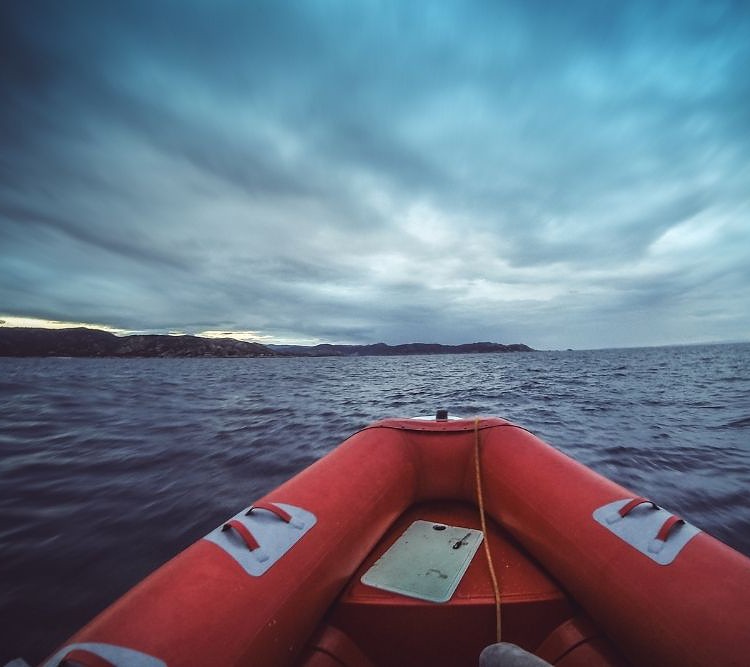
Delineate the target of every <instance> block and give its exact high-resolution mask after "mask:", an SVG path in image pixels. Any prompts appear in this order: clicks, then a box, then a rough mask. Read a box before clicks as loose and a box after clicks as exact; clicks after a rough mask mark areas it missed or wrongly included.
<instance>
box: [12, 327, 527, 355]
mask: <svg viewBox="0 0 750 667" xmlns="http://www.w3.org/2000/svg"><path fill="white" fill-rule="evenodd" d="M488 352H533V350H532V348H530V347H529V346H527V345H523V344H521V343H515V344H512V345H502V344H500V343H467V344H464V345H440V344H438V343H408V344H405V345H386V344H385V343H376V344H374V345H328V344H323V345H314V346H305V345H261V344H260V343H248V342H245V341H240V340H235V339H234V338H201V337H199V336H168V335H158V334H154V335H140V334H133V335H129V336H116V335H115V334H112V333H109V332H107V331H101V330H99V329H88V328H82V327H81V328H71V329H38V328H25V327H0V357H125V358H127V357H356V356H393V355H410V354H472V353H473V354H478V353H488Z"/></svg>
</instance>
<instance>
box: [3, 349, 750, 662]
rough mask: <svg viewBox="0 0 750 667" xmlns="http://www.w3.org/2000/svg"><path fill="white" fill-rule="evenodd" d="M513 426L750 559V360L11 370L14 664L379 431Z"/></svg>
mask: <svg viewBox="0 0 750 667" xmlns="http://www.w3.org/2000/svg"><path fill="white" fill-rule="evenodd" d="M437 407H446V408H448V409H449V410H450V412H451V413H452V414H455V415H461V416H466V417H472V416H474V415H477V414H481V415H498V416H502V417H506V418H508V419H510V420H512V421H515V422H516V423H518V424H521V425H523V426H525V427H527V428H528V429H529V430H531V431H533V432H534V433H536V434H537V435H539V436H541V437H542V438H544V439H545V440H547V441H548V442H549V443H551V444H553V445H554V446H556V447H558V448H560V449H561V450H563V451H565V452H566V453H568V454H570V455H571V456H573V457H574V458H576V459H578V460H579V461H582V462H583V463H586V464H588V465H589V466H591V467H592V468H594V469H595V470H597V471H599V472H601V473H603V474H604V475H606V476H608V477H610V478H612V479H614V480H615V481H617V482H619V483H621V484H624V485H625V486H627V487H629V488H631V489H632V490H634V491H636V492H638V493H639V494H642V495H645V496H647V497H650V498H652V499H653V500H654V501H656V502H657V503H659V504H661V505H664V506H665V507H667V508H668V509H669V510H671V511H673V512H677V513H679V514H681V515H682V516H684V517H685V518H686V519H688V520H689V521H691V522H692V523H694V524H696V525H698V526H699V527H701V528H702V529H704V530H706V531H708V532H709V533H711V534H713V535H714V536H716V537H718V538H719V539H721V540H722V541H724V542H726V543H727V544H729V545H730V546H733V547H734V548H735V549H738V550H739V551H741V552H743V553H745V554H747V555H750V492H749V491H748V489H750V344H742V345H716V346H694V347H673V348H649V349H630V350H604V351H589V352H535V353H529V354H523V353H515V354H513V353H512V354H488V355H455V356H453V355H451V356H424V357H421V356H420V357H385V358H377V357H360V358H345V359H335V358H318V359H296V358H290V359H234V360H233V359H158V360H152V359H129V360H120V359H111V360H110V359H0V665H2V664H4V663H5V661H6V660H9V659H11V658H13V657H17V656H20V655H22V656H24V657H25V658H26V659H27V660H29V661H34V660H40V659H41V658H42V657H44V655H46V654H47V653H48V652H50V651H51V650H52V649H53V648H54V647H55V646H56V645H57V644H59V643H61V642H62V641H64V640H65V639H66V638H67V637H68V636H69V635H70V634H71V633H72V632H73V631H74V630H76V629H77V628H78V627H80V626H81V625H82V624H84V623H85V622H86V621H87V620H89V619H90V618H91V617H92V616H93V615H94V614H96V613H98V612H99V611H101V610H102V609H103V608H104V607H105V606H106V605H107V604H108V603H110V602H111V601H113V600H114V599H115V598H116V597H117V596H119V595H121V594H122V593H124V592H125V591H126V590H127V589H128V588H130V587H131V586H132V585H133V584H135V583H136V582H138V581H139V580H140V579H142V578H143V577H144V576H145V575H146V574H148V573H149V572H150V571H152V570H153V569H154V568H156V567H157V566H158V565H160V564H161V563H163V562H164V561H166V560H167V559H168V558H170V557H171V556H173V555H174V554H176V553H177V552H178V551H180V550H181V549H184V548H185V547H187V546H188V545H190V544H191V543H192V542H194V541H195V540H197V539H198V538H200V537H202V536H203V535H204V534H206V533H207V532H209V531H210V530H211V529H212V528H214V527H215V526H216V525H217V524H219V523H220V522H221V521H222V520H224V519H225V518H227V517H228V516H230V515H232V514H234V513H235V512H236V511H237V510H238V509H240V508H242V507H244V506H246V505H248V504H250V502H252V501H253V500H254V499H256V498H257V497H259V496H260V495H262V494H264V493H265V492H267V491H269V490H270V489H272V488H273V487H274V486H276V485H277V484H279V483H280V482H281V481H283V480H284V479H286V478H287V477H289V476H291V475H292V474H293V473H296V472H298V471H299V470H301V469H302V468H304V467H305V466H307V465H308V464H310V463H311V462H313V461H314V460H316V459H317V458H319V457H320V456H322V455H323V454H325V453H326V452H327V451H329V450H330V449H331V448H333V447H334V446H335V445H336V444H337V443H338V442H340V441H341V440H343V439H344V438H346V437H347V436H348V435H350V434H351V433H353V432H354V431H356V430H357V429H359V428H361V427H362V426H364V425H366V424H367V423H369V422H371V421H374V420H376V419H380V418H383V417H388V416H415V415H425V414H433V413H434V410H435V408H437Z"/></svg>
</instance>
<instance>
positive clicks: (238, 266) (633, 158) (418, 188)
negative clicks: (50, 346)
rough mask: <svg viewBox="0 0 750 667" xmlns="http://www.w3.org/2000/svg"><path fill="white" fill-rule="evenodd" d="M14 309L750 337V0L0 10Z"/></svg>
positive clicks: (128, 325) (119, 324)
mask: <svg viewBox="0 0 750 667" xmlns="http://www.w3.org/2000/svg"><path fill="white" fill-rule="evenodd" d="M0 91H1V92H0V94H1V95H2V103H1V104H0V314H3V315H4V316H6V318H7V317H8V316H16V317H36V318H42V319H50V320H62V321H72V322H85V323H92V324H100V325H107V326H110V327H114V328H119V329H124V330H128V331H136V330H137V331H163V332H166V331H184V332H202V331H227V332H235V331H236V332H255V335H256V336H257V338H258V339H259V340H265V341H299V342H309V343H315V342H321V341H326V342H363V343H370V342H377V341H385V342H388V343H401V342H409V341H427V342H442V343H460V342H471V341H476V340H492V341H497V342H505V343H510V342H525V343H527V344H529V345H532V346H533V347H537V348H564V347H610V346H625V345H653V344H666V343H684V342H699V341H718V340H750V312H749V311H750V309H749V308H748V306H750V10H748V6H747V5H746V4H745V3H741V2H738V3H732V2H706V3H703V2H689V1H687V0H681V1H679V2H650V1H644V2H603V1H601V0H592V1H591V2H573V3H553V2H532V1H524V2H514V3H502V2H494V1H492V2H489V1H488V2H463V1H462V2H458V1H456V2H450V1H435V2H426V1H424V2H402V1H396V0H394V1H393V2H385V1H384V2H374V1H373V2H348V1H347V2H345V1H341V2H334V1H325V2H323V1H320V2H315V1H310V2H300V3H285V2H277V1H273V2H256V1H252V2H205V3H190V2H184V1H179V2H177V1H175V2H167V1H162V0H160V1H159V2H153V1H151V0H148V1H143V2H138V1H133V0H128V1H127V2H122V3H108V2H99V1H94V2H72V1H71V2H30V1H28V0H24V1H22V2H15V1H10V0H4V1H3V2H2V3H0Z"/></svg>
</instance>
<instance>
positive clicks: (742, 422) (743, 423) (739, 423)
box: [724, 417, 750, 428]
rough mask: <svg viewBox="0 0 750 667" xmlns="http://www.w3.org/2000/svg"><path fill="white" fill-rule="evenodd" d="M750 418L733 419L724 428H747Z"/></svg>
mask: <svg viewBox="0 0 750 667" xmlns="http://www.w3.org/2000/svg"><path fill="white" fill-rule="evenodd" d="M749 427H750V417H743V418H742V419H735V420H734V421H731V422H729V423H728V424H726V425H725V426H724V428H749Z"/></svg>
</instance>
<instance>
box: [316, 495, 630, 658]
mask: <svg viewBox="0 0 750 667" xmlns="http://www.w3.org/2000/svg"><path fill="white" fill-rule="evenodd" d="M417 520H424V521H430V522H434V523H438V524H446V525H449V526H461V527H463V528H466V529H477V530H479V529H480V518H479V512H478V510H477V509H476V507H474V506H473V505H469V504H466V503H461V502H455V501H437V502H428V503H422V504H419V505H414V506H412V507H411V508H409V509H408V510H407V511H406V512H405V513H404V514H403V515H402V516H401V517H400V518H399V519H398V520H397V521H396V522H394V524H393V525H392V526H391V528H390V529H389V530H388V531H387V532H386V533H385V534H384V535H383V537H382V539H381V540H380V542H379V543H378V544H377V546H376V547H375V548H374V549H373V550H372V552H371V553H370V555H369V556H368V557H367V558H366V559H365V561H364V562H363V563H362V564H361V566H360V568H359V570H358V571H357V572H356V574H355V575H354V577H352V579H351V581H350V582H349V584H348V585H347V586H346V588H345V589H344V591H343V593H342V595H341V596H340V598H339V600H338V601H337V603H336V604H335V605H334V606H333V608H332V609H331V611H330V612H329V614H328V615H327V617H326V620H325V623H324V624H323V626H322V627H321V628H320V631H319V632H318V633H317V635H316V637H315V638H314V639H313V641H312V642H311V645H310V649H309V651H308V652H307V655H306V657H305V659H303V661H302V664H303V665H306V666H309V667H313V666H316V667H318V666H319V667H322V666H323V665H337V666H340V665H342V664H343V665H347V666H349V667H354V666H358V667H363V666H365V665H422V664H423V665H464V664H465V665H477V664H478V660H479V654H480V652H481V651H482V649H483V648H484V647H485V646H487V645H489V644H492V643H494V642H495V641H496V639H495V636H496V620H495V598H494V593H493V587H492V581H491V578H490V575H489V570H488V565H487V557H486V554H485V549H484V546H480V548H479V550H478V551H477V553H476V555H475V556H474V558H473V559H472V561H471V563H470V565H469V567H468V569H467V571H466V573H465V574H464V576H463V578H462V579H461V581H460V583H459V584H458V587H457V589H456V591H455V593H454V594H453V596H452V597H451V599H450V600H449V601H448V602H445V603H435V602H430V601H426V600H420V599H416V598H412V597H406V596H404V595H401V594H399V593H392V592H389V591H386V590H382V589H379V588H374V587H372V586H368V585H366V584H363V583H362V582H361V578H362V576H363V575H364V574H365V573H366V572H367V571H368V570H369V569H370V567H371V566H372V565H373V564H374V563H375V561H377V560H378V559H379V558H380V557H381V556H382V555H383V554H384V553H385V552H386V551H387V550H388V549H389V548H390V547H391V546H392V545H393V544H394V542H396V541H397V540H398V538H399V537H400V536H401V535H402V534H403V533H404V531H405V530H406V529H407V528H408V527H409V526H410V525H411V524H412V523H413V522H414V521H417ZM487 532H488V534H489V544H490V550H491V552H492V560H493V563H494V566H495V573H496V576H497V579H498V583H499V588H500V592H501V628H502V640H503V641H507V642H512V643H514V644H517V645H519V646H521V647H523V648H525V649H526V650H529V651H533V652H536V653H538V654H540V655H541V657H545V659H547V660H551V661H552V660H559V659H560V658H563V657H564V656H566V654H570V655H569V656H568V662H566V663H562V662H559V663H558V664H569V665H575V664H602V665H608V664H609V665H616V664H623V662H622V661H621V660H618V659H617V658H616V657H615V656H614V655H611V651H609V650H608V648H609V647H608V646H606V643H605V641H604V640H603V639H602V638H601V636H600V633H599V632H598V630H597V629H596V628H595V627H594V626H593V624H592V623H591V622H590V621H589V620H588V619H583V618H582V617H581V614H580V612H579V610H578V609H577V608H576V605H575V604H574V602H573V601H572V600H571V599H570V598H569V597H568V596H567V595H566V593H565V592H564V591H563V590H562V589H561V588H560V587H559V586H558V585H557V583H556V582H555V581H554V580H553V579H552V578H550V577H549V576H548V575H547V574H546V573H545V572H544V570H542V569H541V568H540V567H539V566H538V565H537V564H536V563H535V562H534V561H533V560H532V559H531V558H530V557H529V556H528V555H527V554H526V553H525V552H524V551H523V549H522V548H521V547H520V546H519V545H518V544H516V543H515V541H514V540H513V539H512V537H511V536H510V535H509V534H508V533H507V532H506V531H504V530H503V529H502V528H501V527H500V526H499V525H498V524H497V523H495V522H494V521H492V520H491V519H489V518H488V525H487ZM584 645H585V646H584ZM576 646H579V647H581V646H584V648H586V655H587V660H588V661H587V662H583V661H581V660H576V661H573V660H572V658H574V657H575V656H574V655H573V653H575V651H573V649H574V648H576ZM540 649H541V650H540ZM592 651H593V652H594V653H593V654H592ZM578 652H579V654H580V657H583V653H581V649H580V648H579V649H578ZM599 654H601V655H599ZM592 655H593V657H594V658H596V660H595V661H594V662H591V661H590V659H591V658H592Z"/></svg>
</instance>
